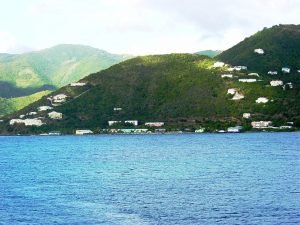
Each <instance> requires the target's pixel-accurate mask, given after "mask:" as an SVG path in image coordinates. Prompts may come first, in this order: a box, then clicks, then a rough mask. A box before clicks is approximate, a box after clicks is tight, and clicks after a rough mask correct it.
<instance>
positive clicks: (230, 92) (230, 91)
mask: <svg viewBox="0 0 300 225" xmlns="http://www.w3.org/2000/svg"><path fill="white" fill-rule="evenodd" d="M235 92H236V89H234V88H230V89H228V91H227V94H230V95H234V94H235Z"/></svg>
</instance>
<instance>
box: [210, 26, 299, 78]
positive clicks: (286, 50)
mask: <svg viewBox="0 0 300 225" xmlns="http://www.w3.org/2000/svg"><path fill="white" fill-rule="evenodd" d="M258 48H261V49H263V50H264V54H262V55H259V54H257V53H255V52H254V49H258ZM216 58H217V59H218V60H221V61H224V62H226V63H230V64H232V65H245V66H248V69H249V70H252V71H257V72H260V73H262V74H267V72H268V71H271V70H272V71H278V72H279V73H280V71H281V68H282V67H290V68H291V70H292V72H294V73H295V72H296V71H297V70H299V69H300V25H278V26H273V27H271V28H264V29H263V30H262V31H259V32H257V33H256V34H254V35H253V36H251V37H248V38H246V39H245V40H244V41H242V42H240V43H239V44H237V45H235V46H233V47H232V48H230V49H228V50H227V51H224V52H222V53H221V54H220V55H218V56H217V57H216Z"/></svg>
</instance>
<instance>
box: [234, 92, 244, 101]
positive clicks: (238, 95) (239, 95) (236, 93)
mask: <svg viewBox="0 0 300 225" xmlns="http://www.w3.org/2000/svg"><path fill="white" fill-rule="evenodd" d="M243 98H245V96H244V95H242V94H240V93H238V92H235V94H234V96H233V97H232V100H241V99H243Z"/></svg>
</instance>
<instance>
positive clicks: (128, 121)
mask: <svg viewBox="0 0 300 225" xmlns="http://www.w3.org/2000/svg"><path fill="white" fill-rule="evenodd" d="M125 123H128V124H132V125H133V126H137V125H139V122H138V121H137V120H126V121H125Z"/></svg>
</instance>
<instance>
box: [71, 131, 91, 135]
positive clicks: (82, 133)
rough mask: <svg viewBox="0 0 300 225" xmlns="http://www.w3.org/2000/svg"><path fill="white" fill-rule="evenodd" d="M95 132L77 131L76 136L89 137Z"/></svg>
mask: <svg viewBox="0 0 300 225" xmlns="http://www.w3.org/2000/svg"><path fill="white" fill-rule="evenodd" d="M93 133H94V132H93V131H91V130H76V132H75V134H76V135H87V134H93Z"/></svg>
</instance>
